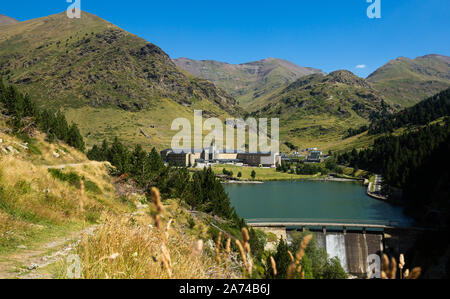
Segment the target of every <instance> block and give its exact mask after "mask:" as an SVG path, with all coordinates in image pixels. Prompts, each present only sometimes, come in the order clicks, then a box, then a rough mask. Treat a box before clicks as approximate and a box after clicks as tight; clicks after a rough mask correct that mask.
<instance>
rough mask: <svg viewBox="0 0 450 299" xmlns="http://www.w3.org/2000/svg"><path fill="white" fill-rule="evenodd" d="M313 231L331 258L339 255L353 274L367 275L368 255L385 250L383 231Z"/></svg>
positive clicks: (345, 267)
mask: <svg viewBox="0 0 450 299" xmlns="http://www.w3.org/2000/svg"><path fill="white" fill-rule="evenodd" d="M287 233H288V235H289V232H287ZM313 233H314V235H315V238H316V240H317V243H318V246H319V247H321V248H324V249H325V250H326V252H327V253H328V256H329V257H330V258H332V257H338V258H339V260H340V261H341V265H342V267H343V268H344V270H345V271H346V272H347V273H349V274H352V275H356V276H363V275H365V274H366V273H367V269H368V266H369V265H368V261H367V257H368V256H369V255H371V254H377V255H380V253H381V252H383V233H382V232H369V233H365V234H363V233H361V232H347V233H345V234H344V233H343V232H326V233H325V234H324V233H323V232H313ZM288 239H289V237H288Z"/></svg>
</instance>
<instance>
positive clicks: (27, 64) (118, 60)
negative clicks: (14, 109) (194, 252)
mask: <svg viewBox="0 0 450 299" xmlns="http://www.w3.org/2000/svg"><path fill="white" fill-rule="evenodd" d="M0 73H1V74H3V77H4V79H5V81H6V83H9V84H14V85H16V86H18V87H19V88H20V89H21V90H23V91H25V92H28V93H30V94H31V95H32V96H33V98H35V99H36V100H37V101H38V103H39V104H41V105H45V106H46V108H55V109H59V108H61V109H63V110H64V111H65V112H66V115H67V116H68V119H69V120H70V121H74V120H75V121H76V122H77V123H79V124H80V129H81V131H82V133H83V135H84V136H86V137H88V138H87V141H88V146H90V145H92V144H93V143H95V142H96V141H98V139H97V138H104V137H109V136H112V135H121V137H124V138H123V139H124V140H125V141H127V142H130V143H133V144H136V143H142V144H144V145H146V144H148V143H153V144H158V146H160V147H164V146H167V145H168V144H170V137H171V135H172V134H171V132H170V124H171V122H172V120H173V119H175V118H176V117H191V118H192V113H193V110H194V109H203V110H204V111H205V114H207V115H211V116H227V115H229V114H233V115H234V114H239V112H240V108H239V107H238V106H237V103H236V101H235V100H234V99H233V98H232V97H231V96H229V95H228V94H227V93H226V92H225V91H223V90H221V89H219V88H217V87H216V86H215V85H214V84H212V83H210V82H208V81H206V80H204V79H199V78H196V77H194V76H192V75H189V74H186V73H185V72H184V71H182V70H180V69H178V68H177V66H176V65H175V64H174V63H173V62H172V60H171V59H170V58H169V56H168V55H167V54H166V53H164V52H163V51H162V50H161V49H160V48H159V47H157V46H156V45H153V44H151V43H148V42H146V41H145V40H143V39H141V38H139V37H137V36H135V35H132V34H130V33H128V32H126V31H124V30H122V29H120V28H118V27H117V26H115V25H113V24H111V23H109V22H107V21H105V20H102V19H101V18H98V17H96V16H94V15H91V14H89V13H86V12H83V13H82V17H81V19H69V18H67V16H66V15H65V13H61V14H57V15H52V16H49V17H44V18H39V19H34V20H30V21H25V22H21V23H17V24H12V25H5V26H1V27H0ZM119 126H121V127H122V126H123V128H124V130H123V131H122V130H119V128H118V127H119ZM141 129H142V131H144V132H145V135H147V137H146V136H145V135H144V134H142V133H141ZM152 130H154V131H155V133H154V134H153V132H152ZM93 137H95V138H93Z"/></svg>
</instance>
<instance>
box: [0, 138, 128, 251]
mask: <svg viewBox="0 0 450 299" xmlns="http://www.w3.org/2000/svg"><path fill="white" fill-rule="evenodd" d="M0 138H1V139H2V140H3V142H2V146H5V147H6V146H7V145H11V146H13V147H14V148H16V150H17V151H19V153H18V154H14V155H12V154H9V155H6V154H5V153H3V152H2V153H1V154H0V160H1V165H2V166H1V168H0V190H1V193H0V252H1V253H4V252H8V251H11V250H16V248H17V246H19V245H26V246H30V245H32V244H33V243H36V242H43V241H45V240H47V239H48V238H50V237H53V236H54V235H58V234H60V233H61V234H64V233H68V232H69V231H72V230H74V229H80V227H81V226H82V223H83V219H86V221H87V222H88V223H95V222H97V221H99V220H100V219H101V217H102V215H104V213H123V212H127V211H130V209H129V207H128V205H126V204H124V203H123V202H121V201H120V200H118V197H117V196H116V195H115V189H114V187H113V186H112V184H111V181H110V178H109V176H108V175H107V169H106V167H105V166H104V165H103V164H102V163H98V162H89V161H88V160H87V159H86V157H85V156H84V155H83V154H82V153H80V152H78V151H76V150H74V149H72V148H70V147H69V146H67V145H65V144H61V143H55V144H48V143H46V142H45V141H44V139H43V137H42V135H40V134H38V135H37V136H36V138H35V139H34V140H33V145H34V149H35V150H36V149H38V151H39V152H38V153H36V152H35V153H32V152H31V151H30V150H25V149H23V148H21V147H20V146H17V143H23V141H21V140H19V139H17V138H15V137H13V136H10V135H7V134H5V133H0ZM15 142H17V143H15ZM55 149H59V150H60V151H58V153H60V155H61V157H60V158H56V157H54V156H53V152H54V151H55ZM62 150H64V152H65V155H63V154H62V152H61V151H62ZM67 163H76V165H73V166H71V167H66V168H65V169H64V170H62V171H63V172H64V173H69V172H74V173H76V174H78V175H79V176H80V177H85V179H86V180H88V181H90V182H93V183H95V185H97V186H98V187H99V188H100V190H101V191H100V192H98V191H95V192H94V191H91V190H92V189H89V188H88V189H87V190H86V192H85V193H84V195H82V194H81V191H80V189H79V188H78V187H76V186H73V185H70V184H69V183H67V182H65V181H61V180H59V179H57V178H55V177H53V176H52V175H51V174H50V173H49V171H48V168H49V166H47V165H61V164H67ZM50 167H51V166H50ZM90 184H91V185H92V183H90ZM80 198H83V201H84V207H85V213H84V215H83V214H82V213H81V212H80V209H79V206H80Z"/></svg>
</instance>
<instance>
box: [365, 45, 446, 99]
mask: <svg viewBox="0 0 450 299" xmlns="http://www.w3.org/2000/svg"><path fill="white" fill-rule="evenodd" d="M367 81H368V82H370V83H371V84H372V85H373V87H374V88H375V89H377V90H378V91H379V92H381V93H382V94H383V95H384V96H385V97H386V100H387V101H388V102H390V103H391V104H396V105H400V106H402V107H409V106H412V105H414V104H416V103H418V102H420V101H421V100H423V99H424V98H427V97H430V96H433V95H434V94H436V93H438V92H440V91H442V90H445V89H447V88H448V87H450V57H448V56H445V55H441V54H428V55H424V56H419V57H416V58H414V59H410V58H407V57H398V58H396V59H393V60H391V61H389V62H388V63H386V64H385V65H383V66H381V67H380V68H378V69H377V70H375V71H374V72H373V73H371V74H370V75H369V76H368V77H367Z"/></svg>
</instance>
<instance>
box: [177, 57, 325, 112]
mask: <svg viewBox="0 0 450 299" xmlns="http://www.w3.org/2000/svg"><path fill="white" fill-rule="evenodd" d="M174 61H175V63H176V64H177V65H178V66H179V67H180V68H182V69H184V70H185V71H187V72H189V73H191V74H193V75H195V76H198V77H201V78H204V79H207V80H209V81H212V82H214V83H215V84H216V85H217V86H220V87H222V88H223V89H225V90H226V91H227V92H228V93H229V94H231V95H232V96H234V97H235V98H236V99H237V100H238V101H239V103H240V104H241V105H242V106H243V107H245V108H249V106H250V104H251V103H252V102H253V101H254V100H256V99H260V98H264V97H267V96H268V95H270V94H272V93H273V92H274V91H276V90H277V89H279V88H281V87H283V86H284V85H286V84H288V83H292V82H294V81H295V80H297V79H299V78H301V77H303V76H306V75H311V74H316V73H323V72H322V71H321V70H318V69H313V68H308V67H301V66H298V65H295V64H293V63H292V62H289V61H286V60H282V59H276V58H268V59H264V60H259V61H255V62H250V63H244V64H228V63H224V62H218V61H214V60H192V59H188V58H179V59H175V60H174Z"/></svg>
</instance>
